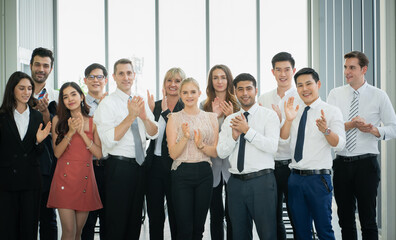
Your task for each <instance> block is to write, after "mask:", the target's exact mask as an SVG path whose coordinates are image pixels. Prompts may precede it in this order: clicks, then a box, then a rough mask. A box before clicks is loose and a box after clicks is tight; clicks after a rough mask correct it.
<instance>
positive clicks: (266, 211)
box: [227, 173, 277, 240]
mask: <svg viewBox="0 0 396 240" xmlns="http://www.w3.org/2000/svg"><path fill="white" fill-rule="evenodd" d="M227 191H228V210H229V214H230V218H231V223H232V237H233V239H243V240H245V239H253V235H252V230H253V221H254V223H255V225H256V230H257V233H258V235H259V237H260V239H261V240H274V239H276V204H277V193H276V180H275V176H274V174H273V173H268V174H265V175H263V176H260V177H256V178H253V179H250V180H245V181H244V180H240V179H238V178H235V177H234V176H232V175H231V177H230V179H229V180H228V183H227Z"/></svg>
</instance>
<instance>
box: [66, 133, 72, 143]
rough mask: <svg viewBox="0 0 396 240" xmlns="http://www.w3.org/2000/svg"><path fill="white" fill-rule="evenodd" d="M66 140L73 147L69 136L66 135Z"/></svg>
mask: <svg viewBox="0 0 396 240" xmlns="http://www.w3.org/2000/svg"><path fill="white" fill-rule="evenodd" d="M65 138H66V139H67V140H68V141H69V142H68V144H69V145H71V143H70V141H71V138H69V137H68V136H66V135H65Z"/></svg>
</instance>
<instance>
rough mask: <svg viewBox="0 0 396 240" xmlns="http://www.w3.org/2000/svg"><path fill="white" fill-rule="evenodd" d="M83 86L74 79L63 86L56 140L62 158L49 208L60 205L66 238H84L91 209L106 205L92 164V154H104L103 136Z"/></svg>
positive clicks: (56, 153)
mask: <svg viewBox="0 0 396 240" xmlns="http://www.w3.org/2000/svg"><path fill="white" fill-rule="evenodd" d="M88 114H89V107H88V105H87V104H86V102H85V96H84V93H83V92H82V90H81V88H80V87H79V86H78V85H77V84H76V83H74V82H67V83H65V84H63V85H62V87H61V89H60V92H59V101H58V109H57V115H56V116H55V117H54V118H53V120H52V121H53V127H52V139H53V145H54V153H55V156H56V157H57V158H58V162H57V165H56V169H55V173H54V178H53V180H52V184H51V189H50V195H49V198H48V205H47V206H48V207H51V208H57V209H58V212H59V216H60V220H61V224H62V240H67V239H76V240H79V239H81V231H82V228H83V227H84V224H85V221H86V220H87V217H88V213H89V211H94V210H97V209H100V208H102V202H101V200H100V197H99V192H98V188H97V185H96V180H95V175H94V172H93V167H92V155H95V157H96V158H98V159H99V158H101V157H102V150H101V144H100V139H99V136H98V133H97V130H96V125H95V124H94V123H93V119H92V118H91V117H89V116H88Z"/></svg>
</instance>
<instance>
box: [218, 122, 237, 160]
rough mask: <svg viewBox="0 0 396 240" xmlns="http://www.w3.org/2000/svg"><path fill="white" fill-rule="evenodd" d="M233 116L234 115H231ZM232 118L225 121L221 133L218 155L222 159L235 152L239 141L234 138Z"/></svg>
mask: <svg viewBox="0 0 396 240" xmlns="http://www.w3.org/2000/svg"><path fill="white" fill-rule="evenodd" d="M230 116H232V115H230ZM230 116H229V117H227V118H226V119H225V120H224V123H223V125H222V126H221V131H220V133H219V141H218V144H217V147H216V151H217V155H218V156H219V157H220V158H223V159H224V158H226V157H228V156H230V155H231V154H232V152H233V151H234V149H235V147H236V145H237V143H238V142H237V141H235V140H234V138H233V137H232V129H231V127H230V119H231V118H230Z"/></svg>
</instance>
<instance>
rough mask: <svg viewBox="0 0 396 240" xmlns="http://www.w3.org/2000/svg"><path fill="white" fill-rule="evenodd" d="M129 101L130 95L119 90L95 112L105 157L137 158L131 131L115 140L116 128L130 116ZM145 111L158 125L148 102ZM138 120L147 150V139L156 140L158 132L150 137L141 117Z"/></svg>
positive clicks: (103, 101) (104, 100) (141, 136)
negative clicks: (109, 155)
mask: <svg viewBox="0 0 396 240" xmlns="http://www.w3.org/2000/svg"><path fill="white" fill-rule="evenodd" d="M128 99H129V95H127V94H125V93H124V92H122V91H121V90H120V89H118V88H117V89H116V90H115V92H113V93H112V94H110V95H109V96H108V97H105V98H104V99H103V100H102V101H101V102H100V104H99V106H98V108H97V109H96V111H95V115H94V122H95V124H96V126H97V128H98V134H99V137H100V140H101V142H102V152H103V157H106V156H107V155H108V154H111V155H117V156H124V157H129V158H135V143H134V140H133V134H132V131H131V130H128V131H127V132H126V133H125V135H124V136H123V137H122V138H121V139H120V140H119V141H115V140H114V131H115V128H116V127H117V126H118V125H119V124H120V123H121V122H122V121H123V120H124V119H125V117H126V116H127V115H128V107H127V104H128ZM145 109H146V115H147V117H148V119H150V120H151V121H152V122H153V123H154V124H156V125H157V122H155V121H154V115H153V113H152V112H151V111H150V108H149V106H148V105H147V101H145ZM137 119H138V125H139V133H140V138H141V139H142V144H143V149H146V137H147V138H149V139H155V138H157V136H158V131H157V132H156V134H154V135H153V136H150V135H148V134H147V131H146V128H145V126H144V123H143V121H142V120H141V119H140V118H139V117H138V118H137ZM144 154H146V151H144Z"/></svg>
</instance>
